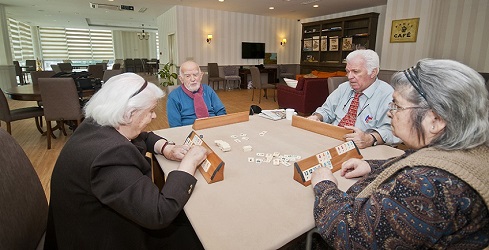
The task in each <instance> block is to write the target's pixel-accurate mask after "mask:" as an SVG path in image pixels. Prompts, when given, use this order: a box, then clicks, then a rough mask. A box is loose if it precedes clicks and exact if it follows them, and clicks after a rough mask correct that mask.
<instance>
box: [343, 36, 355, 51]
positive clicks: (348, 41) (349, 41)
mask: <svg viewBox="0 0 489 250" xmlns="http://www.w3.org/2000/svg"><path fill="white" fill-rule="evenodd" d="M342 49H343V51H350V50H353V38H351V37H343V45H342Z"/></svg>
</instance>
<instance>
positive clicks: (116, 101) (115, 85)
mask: <svg viewBox="0 0 489 250" xmlns="http://www.w3.org/2000/svg"><path fill="white" fill-rule="evenodd" d="M145 82H146V80H144V78H142V77H141V76H139V75H137V74H134V73H124V74H120V75H116V76H113V77H111V78H110V79H109V80H108V81H107V82H105V83H104V85H102V88H101V89H100V90H99V91H98V92H97V93H96V94H95V95H94V96H92V98H90V101H88V103H87V104H86V105H85V108H84V111H85V117H86V118H92V119H93V120H94V121H95V122H96V123H98V124H100V125H102V126H111V127H114V128H117V127H119V126H120V125H124V124H128V123H129V119H130V117H131V113H132V112H133V111H137V110H142V109H147V108H150V107H151V105H153V104H154V101H156V100H158V99H159V98H162V97H163V96H164V92H163V90H161V89H160V88H158V86H156V85H155V84H153V83H150V82H148V83H147V86H146V87H145V88H144V89H141V88H142V87H143V85H144V83H145ZM139 91H140V92H139Z"/></svg>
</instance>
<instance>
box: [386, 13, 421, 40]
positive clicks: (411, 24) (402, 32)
mask: <svg viewBox="0 0 489 250" xmlns="http://www.w3.org/2000/svg"><path fill="white" fill-rule="evenodd" d="M418 27H419V18H410V19H400V20H392V27H391V39H390V42H391V43H410V42H416V39H417V36H418Z"/></svg>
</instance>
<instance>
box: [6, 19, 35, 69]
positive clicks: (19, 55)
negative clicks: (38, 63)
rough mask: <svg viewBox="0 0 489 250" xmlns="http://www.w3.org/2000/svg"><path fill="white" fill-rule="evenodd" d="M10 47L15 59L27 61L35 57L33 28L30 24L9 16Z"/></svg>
mask: <svg viewBox="0 0 489 250" xmlns="http://www.w3.org/2000/svg"><path fill="white" fill-rule="evenodd" d="M7 23H8V30H9V33H10V49H11V51H12V58H13V60H14V61H19V62H22V61H25V60H29V59H35V58H34V49H33V45H32V35H31V28H30V26H29V25H28V24H26V23H22V22H18V21H16V20H14V19H11V18H8V19H7Z"/></svg>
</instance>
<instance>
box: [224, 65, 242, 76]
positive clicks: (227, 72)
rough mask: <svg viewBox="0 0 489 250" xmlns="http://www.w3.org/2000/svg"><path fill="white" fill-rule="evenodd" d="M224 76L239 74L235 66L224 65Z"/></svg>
mask: <svg viewBox="0 0 489 250" xmlns="http://www.w3.org/2000/svg"><path fill="white" fill-rule="evenodd" d="M224 75H225V76H239V70H238V67H237V66H226V67H224Z"/></svg>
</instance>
